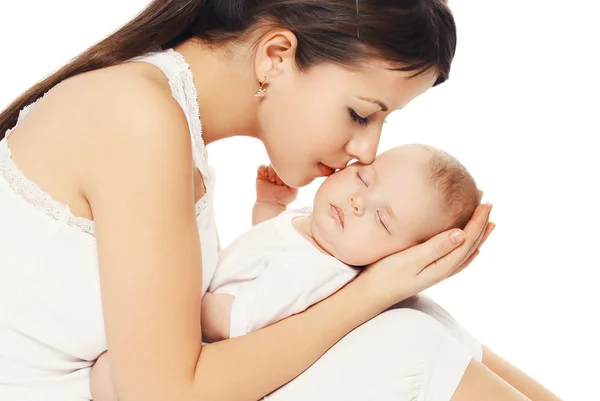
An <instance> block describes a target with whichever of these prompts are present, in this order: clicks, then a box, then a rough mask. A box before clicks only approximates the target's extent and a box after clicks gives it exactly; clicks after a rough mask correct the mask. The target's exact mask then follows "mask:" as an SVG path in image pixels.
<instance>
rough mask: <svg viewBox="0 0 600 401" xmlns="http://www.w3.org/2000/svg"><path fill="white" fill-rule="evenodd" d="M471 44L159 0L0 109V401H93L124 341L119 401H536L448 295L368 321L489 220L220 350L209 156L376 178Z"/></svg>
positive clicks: (419, 18) (375, 20)
mask: <svg viewBox="0 0 600 401" xmlns="http://www.w3.org/2000/svg"><path fill="white" fill-rule="evenodd" d="M161 49H162V50H161ZM454 49H455V27H454V21H453V18H452V16H451V14H450V12H449V10H448V9H447V7H446V4H445V2H443V1H442V0H402V1H400V0H393V1H391V0H361V1H360V2H354V1H353V0H253V1H251V0H205V1H201V0H155V1H153V2H152V3H151V4H150V5H149V6H148V7H147V8H146V9H145V10H144V11H143V12H142V13H141V14H140V15H138V16H137V17H136V18H135V19H134V20H133V21H131V22H130V23H128V24H127V25H126V26H124V27H123V28H121V29H120V30H119V31H117V32H116V33H115V34H113V35H112V36H110V37H109V38H107V39H106V40H104V41H102V42H101V43H99V44H98V45H96V46H94V47H92V48H91V49H89V50H88V51H86V52H85V53H83V54H82V55H81V56H79V57H78V58H76V59H75V60H74V61H73V62H71V63H69V64H68V65H67V66H65V67H64V68H62V69H61V70H60V71H58V72H57V73H55V74H54V75H52V76H50V77H49V78H47V79H46V80H44V81H43V82H41V83H39V84H37V85H36V86H34V87H33V88H32V89H30V90H29V91H28V92H26V93H25V94H24V95H23V96H21V97H20V98H19V99H17V100H16V101H15V102H14V103H13V104H12V105H11V106H10V107H9V108H8V109H7V110H6V111H4V112H3V113H2V114H1V115H0V132H1V133H2V135H3V136H4V133H6V139H4V140H2V142H0V205H1V208H0V294H2V297H1V298H0V308H1V310H0V312H1V313H0V344H2V348H1V350H0V398H1V399H20V400H33V399H37V400H41V399H60V400H67V401H69V400H82V399H87V398H89V389H88V386H89V367H90V366H91V364H92V363H93V361H94V360H95V359H96V358H97V357H98V355H99V354H100V353H102V352H103V351H104V350H106V349H107V347H108V348H109V349H110V355H111V367H112V369H113V372H114V376H115V381H116V385H117V388H118V392H119V397H120V399H121V400H123V401H127V400H210V401H219V400H256V399H259V398H261V397H263V396H265V395H267V394H269V393H272V392H273V391H274V390H276V389H278V388H279V387H281V386H282V385H284V384H286V383H287V382H290V381H291V380H292V379H294V378H295V377H296V376H298V375H300V374H301V373H302V372H303V371H305V370H306V369H307V368H308V370H306V371H305V372H304V373H303V374H301V375H300V377H298V378H297V379H295V380H293V381H291V382H290V383H289V384H288V385H286V386H285V387H283V388H281V389H279V390H278V391H275V392H274V393H272V395H270V396H269V397H268V398H269V399H272V400H275V401H289V400H309V399H310V400H351V401H352V400H363V399H368V400H436V401H437V400H440V401H442V400H450V399H452V400H456V401H458V400H481V399H486V400H494V399H502V400H510V399H514V400H517V399H525V397H524V396H523V395H522V394H521V393H519V391H517V390H515V388H513V387H512V386H511V385H509V384H508V383H507V382H505V381H503V380H501V379H499V378H498V377H497V376H495V375H494V374H493V373H492V372H491V370H490V369H488V368H487V367H485V366H484V364H482V363H480V362H479V361H478V359H480V357H481V353H482V349H481V345H479V344H478V343H477V342H476V341H475V340H473V339H471V337H470V336H468V334H466V333H464V332H463V331H462V330H461V329H460V327H458V325H456V324H455V323H454V321H453V320H452V319H451V317H450V316H448V315H447V314H446V313H445V312H444V311H443V310H441V309H440V308H439V307H437V306H436V305H435V304H433V303H431V302H430V301H428V300H426V299H423V298H416V299H412V300H410V303H409V304H405V305H403V306H404V308H398V309H395V310H393V311H390V312H386V313H384V314H382V315H380V316H378V317H376V318H375V319H372V318H373V317H375V316H377V315H378V314H380V313H381V312H383V311H384V310H386V309H387V308H389V307H390V306H392V305H394V304H396V303H397V302H399V301H402V300H405V299H407V298H409V297H411V296H412V295H414V294H416V293H418V292H419V291H421V290H423V289H425V288H427V287H429V286H431V285H433V284H434V283H436V282H438V281H440V280H443V279H444V278H446V277H447V276H448V275H450V274H452V273H453V272H456V271H459V270H460V269H462V268H464V267H465V266H466V265H468V263H469V262H470V261H471V260H472V259H473V257H474V256H476V255H477V253H478V250H477V248H478V246H479V245H480V244H481V243H482V242H483V241H484V240H485V237H486V236H487V235H488V234H489V232H490V231H491V229H492V228H493V226H492V225H490V224H488V223H487V219H488V215H489V210H490V207H489V206H487V205H482V206H480V207H479V209H478V210H477V212H476V214H475V216H474V218H473V220H472V221H471V223H470V224H469V226H468V227H467V228H466V229H465V231H464V232H461V231H452V232H450V233H444V234H440V235H438V236H436V237H435V238H433V239H431V240H430V241H428V242H427V243H425V244H423V245H420V246H418V247H415V248H412V249H410V250H408V251H405V252H402V253H400V254H398V255H394V256H392V257H390V258H388V259H386V260H383V261H381V262H379V263H378V264H376V265H374V266H371V267H370V268H369V269H367V270H366V271H365V272H364V274H362V275H360V276H359V277H358V278H357V279H356V280H355V281H354V282H352V283H350V284H349V285H348V286H346V287H345V288H344V289H342V290H341V291H339V292H338V293H337V294H335V295H333V296H332V297H330V298H329V299H327V300H325V301H323V302H321V303H319V304H317V305H315V306H314V307H312V308H310V309H309V310H308V311H306V312H305V313H302V314H300V315H298V316H294V317H291V318H289V319H286V320H285V321H283V322H280V323H278V324H275V325H273V326H271V327H268V328H266V329H264V330H261V331H259V332H257V333H253V334H250V335H248V336H244V337H242V338H238V339H234V340H228V341H224V342H220V343H216V344H210V345H202V338H201V327H200V324H199V321H200V311H201V295H202V294H203V293H204V291H205V290H206V287H207V286H208V283H209V281H210V279H211V276H212V273H213V272H214V269H215V265H216V259H217V251H218V240H217V233H216V228H215V221H214V215H213V188H214V186H213V185H214V181H213V174H212V171H211V170H210V168H209V167H208V164H207V159H206V153H205V148H204V146H205V144H207V143H212V142H214V141H217V140H220V139H223V138H226V137H230V136H233V135H248V136H253V137H256V138H258V139H260V140H261V141H262V142H263V143H264V145H265V147H266V149H267V152H268V154H269V157H270V159H271V162H272V164H273V166H274V167H275V169H276V170H277V172H278V174H279V175H280V176H281V178H282V179H283V180H284V181H285V182H286V183H287V184H290V185H292V186H302V185H305V184H307V183H309V182H311V181H312V180H313V179H314V178H316V177H318V176H323V175H328V174H331V173H332V172H333V171H334V169H336V168H343V167H344V166H345V165H346V164H347V163H348V162H349V161H350V160H351V159H354V158H355V159H358V160H360V161H362V162H364V163H369V162H370V161H372V160H373V158H374V157H375V152H376V148H377V144H378V141H379V136H380V132H381V125H382V123H383V121H384V118H385V117H386V116H387V115H388V114H389V113H390V112H392V111H393V110H396V109H398V108H402V107H404V106H405V105H406V104H408V103H409V102H410V101H411V100H412V99H414V98H415V97H416V96H418V95H420V94H422V93H423V92H424V91H426V90H427V89H428V88H430V87H431V86H434V85H437V84H440V83H442V82H444V81H445V80H446V79H447V78H448V73H449V69H450V62H451V60H452V58H453V55H454ZM159 50H161V51H159ZM132 59H135V60H132ZM128 61H134V62H128ZM257 89H260V90H259V91H257ZM255 92H256V93H257V94H258V95H262V96H258V97H256V96H254V94H255ZM34 102H35V105H32V104H33V103H34ZM26 106H27V107H26ZM200 110H201V115H202V129H201V125H200V118H199V113H200ZM17 124H18V126H17V127H15V126H16V125H17ZM8 134H11V135H10V137H8ZM232 162H235V161H232ZM434 262H435V263H434ZM424 312H425V313H424ZM428 314H429V315H430V316H433V318H432V317H430V316H428ZM369 319H372V320H371V321H369V322H368V323H367V324H364V325H362V326H361V327H360V328H359V329H357V330H355V331H353V332H352V333H351V334H350V335H347V334H348V333H349V332H350V331H352V330H353V329H354V328H356V327H357V326H360V325H361V324H362V323H364V322H366V321H368V320H369ZM346 335H347V336H346ZM344 336H346V337H344ZM340 339H342V340H341V341H340ZM338 341H339V343H338ZM336 343H337V344H336ZM331 347H333V348H332V349H331V350H329V351H328V349H329V348H331ZM323 354H325V355H324V356H323V357H322V358H321V359H319V358H320V357H321V356H322V355H323ZM317 360H318V362H317V363H316V364H315V361H317ZM483 362H484V363H486V364H487V365H488V366H489V368H491V369H492V370H495V371H496V373H498V374H500V375H501V376H503V377H505V378H506V379H507V380H508V381H510V382H511V383H512V384H513V385H514V386H515V387H517V388H519V389H520V390H521V392H523V393H525V394H527V395H529V396H530V397H531V398H534V397H538V396H539V397H548V399H550V397H551V395H549V394H548V393H547V392H546V391H545V390H544V389H543V388H542V387H541V386H539V385H537V384H536V383H535V382H533V381H532V380H530V379H528V378H526V377H525V376H524V375H522V374H521V373H520V372H518V371H517V370H515V369H513V368H511V367H510V366H509V365H507V364H506V363H504V362H503V361H502V360H501V359H499V358H498V357H496V356H495V355H494V354H493V353H491V352H489V351H487V350H485V352H484V353H483ZM312 364H314V365H313V366H312V367H310V368H309V366H311V365H312Z"/></svg>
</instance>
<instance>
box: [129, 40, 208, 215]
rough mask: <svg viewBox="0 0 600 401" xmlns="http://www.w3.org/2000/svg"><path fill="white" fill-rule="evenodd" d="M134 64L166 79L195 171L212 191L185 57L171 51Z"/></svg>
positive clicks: (204, 205)
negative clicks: (149, 66)
mask: <svg viewBox="0 0 600 401" xmlns="http://www.w3.org/2000/svg"><path fill="white" fill-rule="evenodd" d="M134 61H142V62H147V63H150V64H153V65H154V66H156V67H158V68H160V69H161V70H162V72H163V73H164V74H165V75H166V76H167V79H168V81H169V86H170V87H171V94H172V95H173V97H174V98H175V100H177V102H178V103H179V104H180V106H181V107H182V108H183V109H184V112H185V115H186V118H187V120H188V125H189V128H190V136H191V139H192V147H193V150H192V156H193V158H194V163H195V164H196V168H197V169H198V170H199V171H200V174H202V178H203V179H204V185H205V187H206V191H207V193H208V192H212V187H213V183H214V182H213V181H214V177H213V174H212V172H211V169H210V167H209V164H208V155H207V152H206V146H205V144H204V139H203V138H202V122H201V121H200V106H199V104H198V92H197V89H196V85H195V84H194V74H193V73H192V70H191V68H190V66H189V64H188V63H187V61H186V60H185V57H184V56H183V55H182V54H181V53H179V52H177V51H175V50H174V49H166V50H164V51H162V52H157V53H151V54H148V55H145V56H141V57H137V58H135V59H134ZM208 202H209V198H208V197H207V196H206V195H205V196H203V197H202V198H201V199H200V200H199V201H198V203H197V204H196V215H199V214H200V213H201V212H202V211H203V210H205V209H206V208H207V207H208Z"/></svg>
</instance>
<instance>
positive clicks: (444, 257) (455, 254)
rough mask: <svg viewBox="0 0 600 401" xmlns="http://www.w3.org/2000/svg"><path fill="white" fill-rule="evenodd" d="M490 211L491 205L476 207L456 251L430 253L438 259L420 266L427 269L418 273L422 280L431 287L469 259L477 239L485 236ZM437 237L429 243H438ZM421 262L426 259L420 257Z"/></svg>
mask: <svg viewBox="0 0 600 401" xmlns="http://www.w3.org/2000/svg"><path fill="white" fill-rule="evenodd" d="M490 211H491V205H488V204H485V205H480V206H479V207H477V209H476V210H475V213H474V214H473V217H472V218H471V221H469V223H468V224H467V226H466V227H465V229H464V231H463V235H464V241H463V242H462V243H461V244H460V245H459V246H458V247H457V248H456V249H452V248H450V249H449V250H448V248H445V249H446V250H448V252H447V253H446V254H442V252H439V251H438V252H431V251H430V257H433V256H435V255H437V256H439V257H438V259H436V260H431V261H430V262H429V264H422V265H421V266H427V267H426V268H424V269H423V270H422V271H421V272H420V273H419V275H420V276H421V277H422V278H423V279H424V280H427V282H428V284H429V285H432V284H434V283H436V282H438V281H440V280H443V279H445V278H446V277H448V276H450V274H451V273H452V272H453V271H454V270H456V269H457V268H459V267H460V266H461V265H462V264H463V261H466V260H468V259H469V257H470V255H471V254H472V253H473V250H474V249H476V248H473V246H474V245H475V243H476V242H477V240H478V239H479V238H483V235H485V228H486V226H487V223H488V218H489V215H490ZM458 232H460V231H458ZM440 235H441V236H442V238H444V233H442V234H440ZM438 237H439V236H436V237H434V238H432V239H431V240H430V241H431V242H432V243H433V244H436V243H440V240H439V239H438ZM430 241H427V242H426V243H424V244H422V245H427V244H428V243H429V242H430ZM423 252H425V251H423ZM421 261H422V262H426V261H427V260H426V258H424V257H422V258H421Z"/></svg>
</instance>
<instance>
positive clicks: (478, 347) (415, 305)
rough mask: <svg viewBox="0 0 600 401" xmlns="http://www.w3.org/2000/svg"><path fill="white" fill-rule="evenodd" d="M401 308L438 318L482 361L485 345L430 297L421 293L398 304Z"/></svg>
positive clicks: (397, 306) (449, 331) (450, 332)
mask: <svg viewBox="0 0 600 401" xmlns="http://www.w3.org/2000/svg"><path fill="white" fill-rule="evenodd" d="M396 308H399V309H404V308H408V309H414V310H418V311H420V312H423V313H425V314H427V315H429V316H431V317H432V318H434V319H435V320H437V321H438V322H439V323H440V324H441V325H442V326H443V327H444V328H446V330H447V331H448V333H449V334H450V335H451V336H452V337H454V339H455V340H456V341H458V342H459V343H460V344H461V345H462V346H463V347H465V348H466V349H467V350H469V352H471V354H472V355H473V357H474V358H475V359H477V360H478V361H481V359H482V354H483V346H482V344H481V342H480V341H479V340H478V339H476V338H475V337H474V336H473V335H472V334H471V333H469V332H468V331H467V330H465V328H464V327H463V326H462V325H461V324H460V323H458V322H457V321H456V319H454V317H453V316H452V315H451V314H450V313H449V312H448V311H447V310H446V309H444V308H443V307H441V306H440V305H439V304H438V303H437V302H435V301H434V300H433V299H431V298H430V297H428V296H426V295H423V294H419V295H416V296H414V297H412V298H409V299H407V300H406V301H404V302H401V303H400V304H398V305H396Z"/></svg>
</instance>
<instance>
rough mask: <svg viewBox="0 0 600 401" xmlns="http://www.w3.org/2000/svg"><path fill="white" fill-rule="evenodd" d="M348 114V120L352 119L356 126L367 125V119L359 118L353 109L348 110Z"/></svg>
mask: <svg viewBox="0 0 600 401" xmlns="http://www.w3.org/2000/svg"><path fill="white" fill-rule="evenodd" d="M348 113H349V114H350V118H351V119H352V121H354V122H355V123H357V124H358V125H363V126H364V125H368V124H369V119H368V118H367V117H361V116H359V115H358V113H357V112H356V111H354V110H353V109H348Z"/></svg>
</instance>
